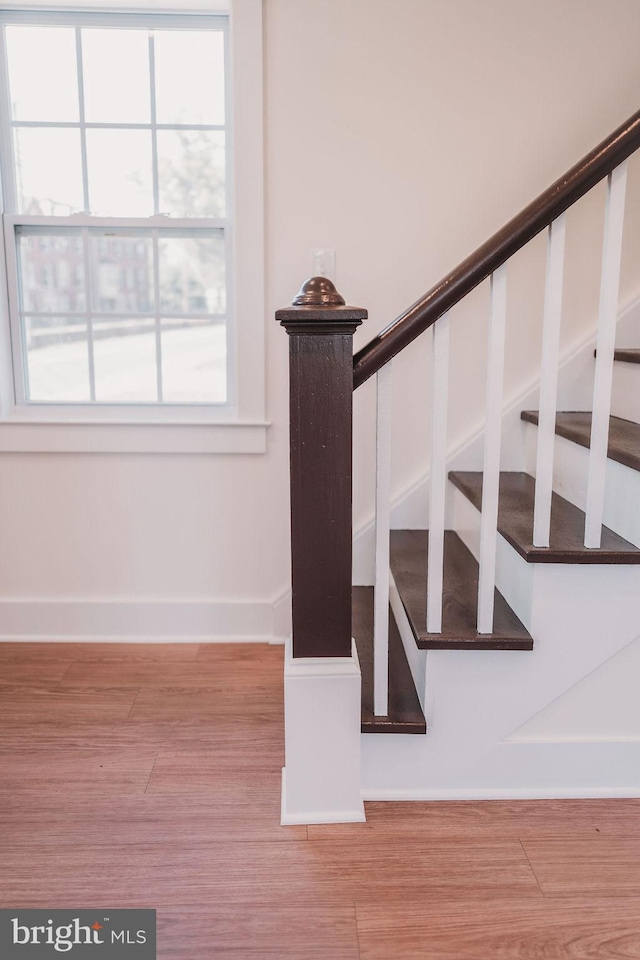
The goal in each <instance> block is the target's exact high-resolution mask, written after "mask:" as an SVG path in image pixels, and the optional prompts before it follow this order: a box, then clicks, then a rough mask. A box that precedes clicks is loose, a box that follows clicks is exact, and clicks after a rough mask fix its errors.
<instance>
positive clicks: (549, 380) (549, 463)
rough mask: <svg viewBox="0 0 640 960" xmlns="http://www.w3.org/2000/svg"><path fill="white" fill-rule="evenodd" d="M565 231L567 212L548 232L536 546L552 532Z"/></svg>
mask: <svg viewBox="0 0 640 960" xmlns="http://www.w3.org/2000/svg"><path fill="white" fill-rule="evenodd" d="M565 234H566V214H564V213H563V214H562V215H561V216H559V217H558V219H557V220H554V221H553V223H552V224H551V226H550V227H549V230H548V234H547V278H546V284H545V291H544V316H543V321H542V371H541V378H540V410H539V414H538V451H537V458H536V495H535V505H534V512H533V543H534V546H536V547H548V546H549V536H550V532H551V493H552V488H553V447H554V441H555V430H556V404H557V398H558V359H559V356H560V320H561V317H562V277H563V271H564V243H565Z"/></svg>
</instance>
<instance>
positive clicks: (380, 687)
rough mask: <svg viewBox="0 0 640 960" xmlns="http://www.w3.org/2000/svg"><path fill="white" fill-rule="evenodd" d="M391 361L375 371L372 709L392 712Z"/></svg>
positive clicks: (381, 714) (382, 713)
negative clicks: (390, 614) (390, 709)
mask: <svg viewBox="0 0 640 960" xmlns="http://www.w3.org/2000/svg"><path fill="white" fill-rule="evenodd" d="M390 504H391V362H389V363H387V364H385V366H384V367H382V369H381V370H379V371H378V374H377V375H376V568H375V586H374V602H373V712H374V714H375V716H376V717H385V716H387V714H388V712H389V703H388V700H389V694H388V686H389V681H388V678H389V526H390Z"/></svg>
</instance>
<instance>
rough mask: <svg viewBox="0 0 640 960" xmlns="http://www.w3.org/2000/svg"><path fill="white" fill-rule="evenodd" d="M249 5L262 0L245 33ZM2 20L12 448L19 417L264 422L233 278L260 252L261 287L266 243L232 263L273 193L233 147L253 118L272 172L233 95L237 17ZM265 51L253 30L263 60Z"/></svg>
mask: <svg viewBox="0 0 640 960" xmlns="http://www.w3.org/2000/svg"><path fill="white" fill-rule="evenodd" d="M251 7H253V8H254V12H255V11H257V10H258V7H259V0H257V2H254V0H251V2H250V3H249V4H248V5H247V7H246V8H245V10H244V18H245V24H244V26H245V27H246V26H247V22H246V21H247V17H246V14H247V10H248V9H249V8H251ZM1 19H2V24H3V31H2V46H3V49H2V53H3V59H4V62H5V67H6V68H5V70H4V74H5V77H6V87H5V90H4V99H3V104H2V111H1V116H0V123H1V126H2V130H1V135H2V148H3V149H2V152H1V153H2V182H3V209H4V217H3V219H4V242H5V251H6V261H7V278H6V287H7V301H8V324H7V329H8V331H9V330H10V341H9V337H8V336H6V337H5V347H6V348H7V349H6V350H5V353H6V354H7V356H5V358H4V360H5V369H6V368H7V366H8V365H9V362H10V366H11V371H12V383H13V390H12V396H11V397H7V391H6V390H5V395H4V397H3V400H4V402H3V410H2V412H3V415H4V416H3V420H4V424H2V423H0V449H7V447H6V446H5V445H4V444H3V443H2V440H1V436H2V433H3V430H4V425H6V424H7V423H11V422H13V423H16V422H19V421H22V422H24V421H29V422H37V423H44V422H46V423H47V424H48V425H49V426H52V425H53V424H55V423H56V422H57V423H60V422H61V421H63V420H66V421H67V422H70V421H73V423H75V424H77V425H81V424H82V423H83V422H84V423H105V424H106V423H110V424H112V425H113V424H116V423H122V424H127V423H137V424H141V423H150V424H152V423H156V424H162V423H173V424H177V423H183V424H184V423H186V424H200V423H201V424H220V425H222V424H224V425H226V426H238V425H239V424H247V425H248V426H250V427H253V428H255V427H260V426H262V427H263V426H264V422H263V417H264V412H263V398H262V396H261V395H260V394H261V393H263V389H262V386H263V385H262V382H261V381H262V375H261V373H260V371H259V369H258V365H259V364H260V363H262V364H263V356H262V336H263V334H262V331H259V330H258V329H257V324H256V318H254V319H253V320H252V319H251V318H250V317H249V314H248V309H247V308H248V306H249V300H250V299H251V295H249V296H246V295H243V294H241V293H240V291H241V289H242V288H243V287H246V281H245V283H240V282H239V280H238V274H237V271H238V270H239V271H240V272H242V271H243V270H246V268H247V265H248V264H249V261H250V259H251V257H252V258H253V267H254V269H257V276H256V277H255V278H253V279H254V280H257V281H258V284H259V285H260V284H261V270H262V266H261V264H260V263H258V256H257V255H256V254H257V248H256V246H255V243H254V244H253V245H252V243H251V242H249V243H248V248H249V256H248V257H247V256H246V253H242V254H241V255H240V256H238V257H236V251H237V244H238V239H237V238H238V236H242V232H243V227H244V229H245V231H246V230H247V227H248V226H249V219H250V217H249V216H248V207H247V204H246V203H245V204H244V205H243V203H242V202H240V203H238V202H237V200H238V197H239V189H240V188H239V186H238V182H241V186H244V187H248V193H249V196H250V197H251V195H252V194H253V197H252V199H255V196H260V198H261V184H259V185H257V184H256V179H257V175H258V170H257V166H256V165H255V163H254V168H253V172H252V174H251V176H253V180H254V183H253V187H252V184H251V183H250V182H249V181H250V176H249V175H248V174H247V163H246V159H245V160H244V161H243V160H242V159H240V162H238V163H237V164H236V162H235V161H236V160H237V159H238V158H237V153H234V151H233V140H234V137H233V136H232V134H235V135H236V136H235V140H236V143H238V142H240V143H242V142H244V143H245V144H246V142H247V135H248V132H249V131H248V127H249V126H250V124H251V123H253V124H254V134H255V133H256V132H257V133H258V143H257V147H258V154H259V156H260V163H261V152H260V147H261V130H258V131H256V129H255V127H256V118H257V117H258V113H257V112H256V106H259V110H260V113H259V116H260V119H261V104H255V103H253V104H248V100H249V96H250V94H247V93H246V92H245V93H244V94H243V93H242V89H240V91H239V92H240V96H239V97H238V98H236V97H235V94H236V92H238V90H237V87H240V88H241V87H242V84H239V85H238V84H236V85H235V87H234V84H233V82H232V76H231V74H230V70H229V61H230V54H229V29H228V18H227V17H226V16H218V15H216V16H200V15H188V16H184V15H180V16H179V15H167V14H160V15H159V14H155V15H143V14H122V13H117V14H115V13H114V14H107V13H105V14H96V13H71V12H69V13H66V14H65V13H35V12H32V13H9V12H6V13H4V14H2V15H1ZM240 27H242V23H241V24H240ZM254 27H255V24H254ZM258 27H259V24H258ZM245 34H246V30H245ZM238 37H239V38H240V40H238ZM256 39H257V38H256V31H255V29H254V31H253V37H249V43H253V46H254V49H255V41H256ZM241 41H242V30H241V29H239V30H237V31H236V43H238V42H241ZM245 42H247V41H246V40H245ZM236 74H237V71H236ZM243 83H244V81H243ZM250 85H251V84H250V83H249V86H250ZM246 87H247V84H246V83H245V89H246ZM259 89H260V83H258V84H257V85H256V84H255V83H254V89H253V95H254V96H255V93H256V92H257V91H259ZM232 94H233V98H232ZM243 98H244V103H245V104H248V105H249V107H250V109H249V110H248V111H247V114H248V121H247V119H246V117H245V122H244V127H245V129H244V130H243V122H242V106H243ZM232 99H233V107H234V108H235V111H232ZM238 100H239V101H240V102H238ZM232 113H234V121H236V122H235V123H234V125H233V127H232V125H231V123H230V120H231V116H232ZM249 166H251V161H249ZM236 168H237V169H236ZM243 171H244V172H243ZM258 176H259V177H260V180H261V171H260V174H259V175H258ZM243 178H244V182H242V181H243ZM232 186H234V187H235V193H234V191H233V190H232V189H231V187H232ZM256 186H257V190H258V193H257V194H256V192H255V191H256ZM243 211H244V212H243ZM255 212H256V211H255V206H254V207H253V213H252V214H251V216H255ZM237 214H240V216H239V218H237V217H236V215H237ZM243 221H244V222H243ZM257 221H258V222H257V223H256V224H255V226H257V227H258V229H260V230H261V224H260V215H258V217H257ZM252 226H254V225H252ZM234 234H235V236H234ZM234 241H235V244H236V246H234ZM252 249H253V253H251V250H252ZM243 260H244V264H243ZM236 261H238V262H236ZM258 290H259V291H260V293H259V296H260V299H261V298H262V291H261V289H260V286H258ZM243 299H244V302H243ZM257 299H258V298H257V297H256V294H255V292H254V294H253V300H254V304H253V307H252V309H254V310H255V305H256V302H257ZM262 313H263V305H262V304H260V307H259V308H258V311H257V319H258V322H259V323H260V324H261V323H262V317H261V314H262ZM252 332H253V333H254V334H257V339H254V341H253V343H251V344H250V340H249V334H251V333H252ZM249 347H250V349H249ZM256 348H257V350H258V354H259V358H258V362H257V363H256V357H255V351H256ZM245 358H246V361H247V362H246V364H245V363H244V359H245ZM256 374H257V376H258V380H257V383H256V379H255V376H256ZM256 387H257V389H256ZM7 401H8V402H7ZM254 432H255V431H254ZM254 441H255V438H254ZM254 441H252V440H249V441H248V448H249V449H252V450H253V449H259V448H261V444H260V442H258V446H257V447H256V443H255V442H254ZM262 443H263V441H262ZM245 445H246V442H245V443H244V444H243V442H240V443H238V441H237V439H234V440H232V442H231V444H230V447H229V449H232V450H238V451H241V450H243V449H244V447H245ZM91 446H92V448H93V446H94V445H93V444H92V445H91ZM178 446H179V447H180V448H182V447H181V445H180V444H179V445H178ZM72 448H73V449H76V448H77V449H80V448H81V445H80V447H73V445H72ZM127 448H128V447H127ZM161 448H162V449H164V445H162V444H161ZM210 448H211V447H210V445H207V446H206V449H210ZM145 449H146V447H145ZM220 449H227V448H226V447H225V446H224V444H223V445H222V446H220Z"/></svg>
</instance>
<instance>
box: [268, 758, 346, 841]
mask: <svg viewBox="0 0 640 960" xmlns="http://www.w3.org/2000/svg"><path fill="white" fill-rule="evenodd" d="M286 795H287V768H286V767H283V768H282V793H281V797H280V823H281V824H282V826H283V827H289V826H293V825H294V824H298V825H305V824H312V823H363V822H364V820H365V816H364V813H363V807H362V805H360V806H358V807H355V808H353V809H352V810H332V811H330V812H329V811H324V810H311V811H310V812H309V813H289V812H287V809H286V800H285V798H286Z"/></svg>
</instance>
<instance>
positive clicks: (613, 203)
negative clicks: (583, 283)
mask: <svg viewBox="0 0 640 960" xmlns="http://www.w3.org/2000/svg"><path fill="white" fill-rule="evenodd" d="M626 184H627V164H626V161H625V162H624V163H621V164H620V166H619V167H616V169H615V170H614V171H613V173H611V174H609V178H608V181H607V204H606V211H605V221H604V245H603V250H602V278H601V281H600V310H599V315H598V336H597V341H596V371H595V381H594V387H593V413H592V417H591V442H590V450H589V475H588V480H587V509H586V521H585V531H584V545H585V547H594V548H597V547H599V546H600V541H601V537H602V515H603V512H604V488H605V476H606V472H607V448H608V445H609V416H610V413H611V382H612V379H613V354H614V349H615V339H616V321H617V317H618V289H619V285H620V261H621V259H622V231H623V225H624V202H625V191H626Z"/></svg>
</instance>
